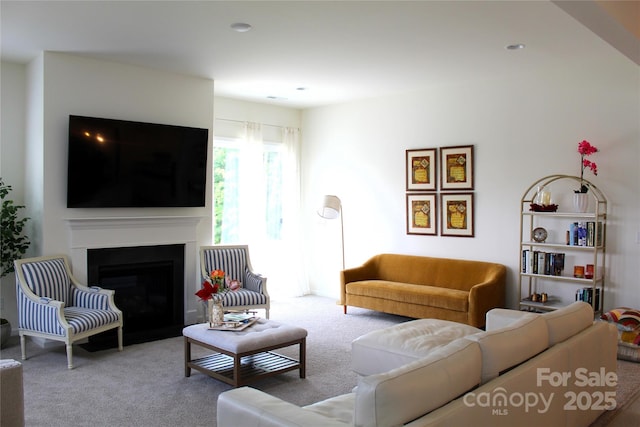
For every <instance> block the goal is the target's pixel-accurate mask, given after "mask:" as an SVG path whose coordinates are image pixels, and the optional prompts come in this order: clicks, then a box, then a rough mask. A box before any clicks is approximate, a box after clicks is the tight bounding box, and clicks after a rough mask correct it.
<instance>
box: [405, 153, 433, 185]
mask: <svg viewBox="0 0 640 427" xmlns="http://www.w3.org/2000/svg"><path fill="white" fill-rule="evenodd" d="M436 152H437V149H436V148H422V149H419V150H407V191H416V190H424V191H435V190H436V178H437V172H436V171H437V170H438V169H437V165H438V162H437V156H436Z"/></svg>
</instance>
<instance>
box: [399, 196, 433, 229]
mask: <svg viewBox="0 0 640 427" xmlns="http://www.w3.org/2000/svg"><path fill="white" fill-rule="evenodd" d="M436 203H437V198H436V195H435V193H434V194H424V193H419V194H411V193H409V194H407V234H426V235H432V236H435V235H436V234H437V231H438V229H437V215H438V208H437V205H436Z"/></svg>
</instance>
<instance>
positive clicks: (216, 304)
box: [207, 298, 224, 326]
mask: <svg viewBox="0 0 640 427" xmlns="http://www.w3.org/2000/svg"><path fill="white" fill-rule="evenodd" d="M207 308H208V314H209V325H210V326H220V325H222V324H223V323H224V307H223V305H222V299H220V298H211V299H209V300H208V301H207Z"/></svg>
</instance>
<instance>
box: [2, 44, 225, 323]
mask: <svg viewBox="0 0 640 427" xmlns="http://www.w3.org/2000/svg"><path fill="white" fill-rule="evenodd" d="M2 78H3V80H2V84H3V91H2V97H3V99H2V101H3V107H5V95H7V98H6V101H7V103H9V102H10V103H11V104H14V105H15V106H17V107H18V108H21V109H22V111H17V110H18V109H16V110H7V109H5V108H3V109H2V117H1V120H2V129H3V133H2V141H1V147H2V153H3V157H2V164H3V165H5V164H7V163H11V165H12V167H11V168H8V167H5V166H3V174H4V171H5V170H7V171H8V172H10V175H11V177H12V178H15V179H16V181H17V182H20V183H21V184H20V185H21V186H22V188H20V189H19V190H20V191H18V194H17V195H18V200H20V198H22V199H24V201H25V204H26V205H27V212H26V213H27V215H28V216H29V217H31V221H29V230H28V231H27V233H28V235H29V237H30V239H31V241H32V242H33V243H32V246H31V248H30V251H29V254H30V255H41V254H54V253H65V254H71V253H72V252H73V250H72V248H71V245H72V235H71V230H70V227H69V224H68V222H67V221H66V220H67V219H69V218H76V219H85V220H86V219H88V218H102V217H109V218H111V217H114V218H123V217H163V216H165V217H174V216H175V217H197V218H201V220H200V222H199V223H198V225H197V230H196V232H195V233H194V235H196V236H197V241H196V242H188V244H187V246H186V248H187V250H188V251H189V252H193V253H188V254H186V257H187V258H186V261H187V262H188V267H187V272H186V279H187V282H188V283H193V289H188V291H187V290H185V296H190V295H192V294H193V292H195V290H196V288H197V285H198V283H197V282H198V280H197V276H196V275H197V273H198V270H197V246H198V245H203V244H209V243H210V242H211V210H212V209H211V199H212V198H211V195H210V192H208V193H207V198H206V206H205V207H202V208H161V209H136V208H131V209H67V208H66V181H67V178H66V175H67V139H68V120H69V118H68V116H69V115H70V114H79V115H87V116H95V117H106V118H116V119H126V120H134V121H143V122H154V123H167V124H174V125H182V126H193V127H200V128H207V129H209V145H210V149H211V146H212V141H213V89H214V83H213V81H212V80H209V79H203V78H196V77H190V76H184V75H178V74H172V73H165V72H159V71H155V70H151V69H146V68H141V67H135V66H129V65H123V64H119V63H113V62H106V61H99V60H94V59H90V58H86V57H82V56H75V55H68V54H61V53H49V52H47V53H43V54H41V55H40V56H39V57H38V58H36V59H35V60H33V61H32V62H31V63H30V64H28V66H27V67H26V68H25V67H23V66H18V65H15V64H9V63H5V62H3V63H2ZM14 85H15V86H14ZM5 86H6V87H12V88H15V89H14V90H13V91H9V90H6V89H5ZM7 135H10V136H11V137H10V138H9V137H7ZM6 153H9V155H8V156H7V157H5V156H6ZM210 157H211V156H210ZM209 164H212V162H211V158H209ZM21 174H22V175H21ZM211 176H212V175H211V174H209V176H208V179H211ZM3 177H4V175H3ZM22 183H23V184H22ZM209 188H211V187H209ZM168 233H169V232H168ZM136 243H138V242H136V241H129V242H127V245H133V244H136ZM80 261H82V260H80ZM72 262H73V257H72ZM73 268H74V271H78V270H79V271H80V272H81V271H82V267H80V266H77V265H76V266H73ZM81 276H82V275H81ZM79 279H82V277H79ZM5 282H6V280H5V279H3V283H2V291H3V294H2V301H3V306H4V308H2V311H3V316H4V313H5V312H6V313H7V317H9V318H10V321H14V320H15V318H14V315H15V294H13V295H10V294H9V293H7V292H5V290H6V288H7V286H5ZM11 286H13V285H11ZM5 297H6V298H5ZM185 304H186V306H187V307H186V309H187V311H189V312H190V313H191V312H193V313H191V314H194V313H195V308H194V306H195V304H196V298H195V297H194V298H193V301H191V300H187V299H185Z"/></svg>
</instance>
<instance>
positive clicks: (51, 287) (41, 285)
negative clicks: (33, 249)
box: [22, 258, 70, 305]
mask: <svg viewBox="0 0 640 427" xmlns="http://www.w3.org/2000/svg"><path fill="white" fill-rule="evenodd" d="M22 272H23V274H24V278H25V280H26V283H25V284H26V285H27V286H28V287H29V289H31V291H32V292H33V293H34V294H36V295H38V296H39V297H46V298H51V299H53V300H56V301H62V302H63V303H64V304H65V305H68V304H69V286H70V281H69V275H68V274H67V270H66V268H65V266H64V260H63V259H62V258H57V259H52V260H48V261H39V262H30V263H27V264H22Z"/></svg>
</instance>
